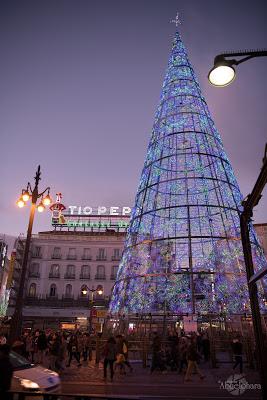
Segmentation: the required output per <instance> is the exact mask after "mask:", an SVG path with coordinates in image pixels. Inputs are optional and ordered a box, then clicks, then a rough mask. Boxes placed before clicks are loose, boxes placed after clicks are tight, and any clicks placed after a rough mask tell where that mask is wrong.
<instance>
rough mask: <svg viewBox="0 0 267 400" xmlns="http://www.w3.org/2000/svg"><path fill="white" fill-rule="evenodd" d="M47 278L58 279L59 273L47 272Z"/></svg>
mask: <svg viewBox="0 0 267 400" xmlns="http://www.w3.org/2000/svg"><path fill="white" fill-rule="evenodd" d="M49 278H50V279H59V278H60V273H59V272H49Z"/></svg>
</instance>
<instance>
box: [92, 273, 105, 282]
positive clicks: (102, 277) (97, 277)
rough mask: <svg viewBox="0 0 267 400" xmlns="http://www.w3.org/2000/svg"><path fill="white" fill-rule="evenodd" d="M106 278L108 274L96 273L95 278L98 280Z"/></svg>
mask: <svg viewBox="0 0 267 400" xmlns="http://www.w3.org/2000/svg"><path fill="white" fill-rule="evenodd" d="M105 279H106V275H103V274H101V275H98V274H96V276H95V280H97V281H104V280H105Z"/></svg>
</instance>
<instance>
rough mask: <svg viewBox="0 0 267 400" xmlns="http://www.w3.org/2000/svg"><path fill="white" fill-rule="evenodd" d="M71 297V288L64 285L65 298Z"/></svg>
mask: <svg viewBox="0 0 267 400" xmlns="http://www.w3.org/2000/svg"><path fill="white" fill-rule="evenodd" d="M71 295H72V286H71V285H70V284H68V285H66V290H65V297H71Z"/></svg>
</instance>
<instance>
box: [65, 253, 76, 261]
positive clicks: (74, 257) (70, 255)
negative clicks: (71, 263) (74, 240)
mask: <svg viewBox="0 0 267 400" xmlns="http://www.w3.org/2000/svg"><path fill="white" fill-rule="evenodd" d="M76 258H77V256H76V255H73V254H68V255H67V260H76Z"/></svg>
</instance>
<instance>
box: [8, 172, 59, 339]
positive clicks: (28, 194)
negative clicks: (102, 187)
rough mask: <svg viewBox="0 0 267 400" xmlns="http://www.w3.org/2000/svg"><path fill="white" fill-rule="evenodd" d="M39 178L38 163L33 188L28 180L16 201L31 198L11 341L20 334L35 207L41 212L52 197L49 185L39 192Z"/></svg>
mask: <svg viewBox="0 0 267 400" xmlns="http://www.w3.org/2000/svg"><path fill="white" fill-rule="evenodd" d="M40 179H41V167H40V165H39V166H38V168H37V171H36V175H35V178H34V180H35V185H34V188H33V189H32V187H31V184H30V183H29V182H28V184H27V188H26V189H22V192H21V196H20V198H19V199H18V201H17V205H18V207H20V208H22V207H24V206H25V205H26V202H27V201H28V200H30V199H31V210H30V217H29V224H28V230H27V238H26V242H25V249H24V254H23V261H22V267H21V276H20V282H19V289H18V293H17V298H16V304H15V310H14V314H13V317H12V321H11V327H10V342H11V343H12V341H14V340H15V339H16V338H17V337H18V336H19V335H20V334H21V326H22V309H23V297H24V286H25V279H26V271H27V263H28V256H29V250H30V244H31V235H32V226H33V220H34V214H35V209H36V208H37V210H38V211H39V212H43V211H44V210H45V206H48V205H49V204H51V202H52V199H51V197H50V187H47V188H46V189H45V190H44V191H43V192H41V193H39V191H38V184H39V181H40ZM38 199H41V201H40V203H39V204H38V205H37V201H38Z"/></svg>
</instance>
